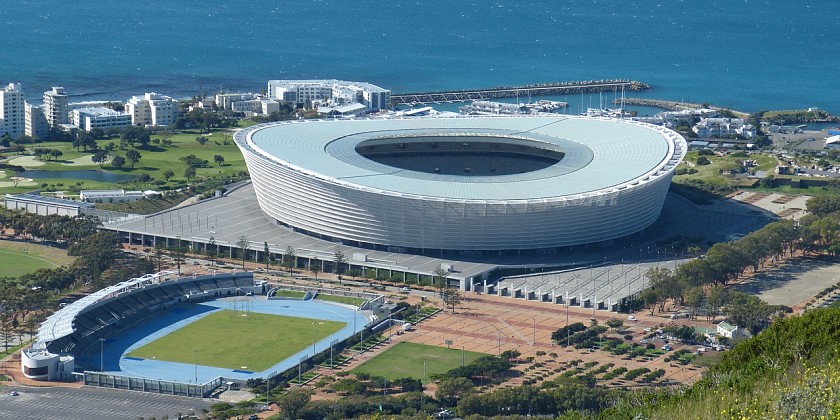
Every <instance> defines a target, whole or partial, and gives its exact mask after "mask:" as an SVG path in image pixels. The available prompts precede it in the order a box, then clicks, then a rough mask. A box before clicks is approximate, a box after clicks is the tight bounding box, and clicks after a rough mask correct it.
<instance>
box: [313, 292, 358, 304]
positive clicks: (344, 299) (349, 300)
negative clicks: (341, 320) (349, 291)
mask: <svg viewBox="0 0 840 420" xmlns="http://www.w3.org/2000/svg"><path fill="white" fill-rule="evenodd" d="M315 299H317V300H326V301H328V302H337V303H343V304H346V305H352V306H357V307H358V306H362V304H363V303H365V301H366V300H367V299H363V298H357V297H352V296H339V295H326V294H323V293H318V295H317V296H315Z"/></svg>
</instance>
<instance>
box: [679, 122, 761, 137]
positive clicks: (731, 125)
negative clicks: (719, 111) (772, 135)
mask: <svg viewBox="0 0 840 420" xmlns="http://www.w3.org/2000/svg"><path fill="white" fill-rule="evenodd" d="M691 130H692V131H694V132H695V133H697V135H698V136H699V137H726V136H741V137H743V138H745V139H752V138H755V136H756V133H757V130H756V128H755V126H753V125H752V124H748V123H747V122H746V121H744V120H743V119H741V118H703V119H701V120H700V122H699V123H697V124H695V125H694V126H693V127H691Z"/></svg>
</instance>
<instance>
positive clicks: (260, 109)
mask: <svg viewBox="0 0 840 420" xmlns="http://www.w3.org/2000/svg"><path fill="white" fill-rule="evenodd" d="M230 105H231V108H230V109H231V110H232V111H233V112H244V113H245V114H246V115H247V114H263V115H268V114H271V113H272V112H277V111H280V102H277V101H275V100H273V99H262V98H258V99H250V100H246V101H236V102H231V104H230Z"/></svg>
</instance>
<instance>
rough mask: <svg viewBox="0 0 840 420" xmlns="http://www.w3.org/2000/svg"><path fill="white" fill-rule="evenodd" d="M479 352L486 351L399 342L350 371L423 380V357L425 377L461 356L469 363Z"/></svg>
mask: <svg viewBox="0 0 840 420" xmlns="http://www.w3.org/2000/svg"><path fill="white" fill-rule="evenodd" d="M481 356H485V355H484V354H483V353H476V352H471V351H466V352H462V351H461V349H447V348H444V347H435V346H427V345H424V344H416V343H407V342H401V343H397V344H395V345H394V346H393V347H391V348H389V349H387V350H385V351H384V352H382V354H380V355H378V356H376V357H374V358H373V359H371V360H368V361H367V362H365V363H364V364H362V365H361V366H359V367H357V368H356V369H353V373H366V374H369V375H375V376H384V377H388V378H415V379H420V380H422V379H424V378H423V363H424V361H425V364H426V375H427V378H426V379H428V378H429V377H431V375H434V374H441V373H445V372H447V371H449V370H450V369H453V368H455V367H458V366H461V361H462V359H461V358H462V357H463V358H464V359H465V361H466V363H471V362H473V361H474V360H476V359H478V358H479V357H481Z"/></svg>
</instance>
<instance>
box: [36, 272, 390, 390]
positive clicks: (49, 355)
mask: <svg viewBox="0 0 840 420" xmlns="http://www.w3.org/2000/svg"><path fill="white" fill-rule="evenodd" d="M289 287H294V286H289ZM300 287H301V288H302V289H306V291H303V290H302V291H301V292H300V293H299V294H300V295H301V296H304V295H305V296H304V297H303V298H302V299H288V298H283V297H278V296H274V294H275V291H276V290H277V289H276V288H271V287H269V285H268V283H267V282H265V281H256V282H255V281H254V278H253V274H252V273H248V272H241V273H233V274H221V273H220V274H215V275H204V276H185V277H181V276H179V275H178V273H177V272H174V271H164V272H160V273H155V274H148V275H145V276H143V277H140V278H136V279H130V280H126V281H124V282H121V283H119V284H117V285H114V286H109V287H106V288H104V289H102V290H100V291H97V292H95V293H93V294H90V295H88V296H85V297H84V298H82V299H79V300H77V301H75V302H73V303H71V304H69V305H67V306H65V307H63V308H61V309H60V310H59V311H57V312H56V313H54V314H53V315H51V316H50V317H49V318H47V320H46V321H44V323H43V324H42V325H41V327H40V328H39V330H38V337H37V342H36V343H35V344H34V345H33V346H32V347H31V348H29V349H26V350H24V351H23V352H22V355H21V370H22V372H23V374H24V375H25V376H26V377H27V378H30V379H36V380H56V379H58V380H68V379H76V380H80V379H81V380H84V383H85V385H90V386H100V387H107V388H118V389H127V390H137V391H144V392H155V393H165V394H172V395H183V396H193V397H202V396H207V395H209V394H210V393H212V392H213V391H214V390H217V389H219V388H220V387H223V386H224V384H233V383H239V384H241V383H245V382H246V381H247V380H249V379H257V378H270V377H274V376H276V375H278V374H280V373H283V372H285V371H288V370H289V369H291V368H294V367H295V366H297V365H299V364H301V363H304V361H305V360H307V359H309V358H311V357H313V356H315V355H316V354H319V353H322V352H325V351H330V350H332V348H333V347H334V346H337V345H338V344H339V343H340V342H342V341H344V340H346V339H347V338H349V337H351V336H352V335H353V334H354V333H356V332H357V331H362V330H364V329H365V328H366V327H367V326H368V324H369V323H370V322H371V320H372V319H375V316H373V315H372V312H371V311H370V310H366V309H367V308H370V307H371V306H373V305H376V304H377V302H379V301H381V299H382V297H381V296H380V295H374V294H367V293H361V292H347V291H334V292H335V293H339V294H341V295H342V296H343V297H345V298H348V299H356V300H357V301H358V302H364V303H363V305H362V308H361V310H360V308H357V307H355V306H350V305H347V304H339V303H335V302H330V301H328V300H315V297H317V295H318V294H319V293H327V294H329V293H331V291H330V289H316V288H308V289H307V288H306V287H304V286H300ZM260 295H263V296H260ZM266 295H268V296H266ZM379 304H381V302H379Z"/></svg>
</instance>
